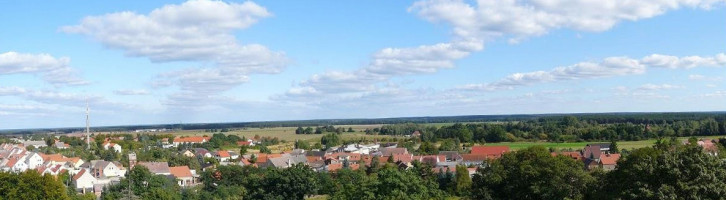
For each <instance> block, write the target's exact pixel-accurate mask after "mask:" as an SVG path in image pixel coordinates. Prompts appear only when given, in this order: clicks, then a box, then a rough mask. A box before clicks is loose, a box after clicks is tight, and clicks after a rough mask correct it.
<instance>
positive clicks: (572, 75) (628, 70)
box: [459, 57, 646, 91]
mask: <svg viewBox="0 0 726 200" xmlns="http://www.w3.org/2000/svg"><path fill="white" fill-rule="evenodd" d="M645 69H646V67H645V66H644V65H642V64H640V63H639V62H638V60H635V59H630V58H626V57H609V58H605V59H603V61H602V62H599V63H593V62H582V63H577V64H574V65H570V66H564V67H557V68H554V69H552V70H550V71H535V72H527V73H514V74H512V75H509V76H507V77H505V78H503V79H501V80H499V81H496V82H492V83H486V84H468V85H464V86H460V87H459V89H465V90H484V91H493V90H501V89H512V88H514V87H518V86H526V85H532V84H537V83H547V82H555V81H567V80H580V79H593V78H604V77H613V76H625V75H635V74H642V73H644V72H645Z"/></svg>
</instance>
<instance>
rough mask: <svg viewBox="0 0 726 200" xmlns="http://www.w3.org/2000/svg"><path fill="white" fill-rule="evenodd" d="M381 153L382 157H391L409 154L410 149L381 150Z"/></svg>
mask: <svg viewBox="0 0 726 200" xmlns="http://www.w3.org/2000/svg"><path fill="white" fill-rule="evenodd" d="M380 153H381V155H382V156H390V155H396V154H408V149H406V148H395V147H394V148H381V149H380Z"/></svg>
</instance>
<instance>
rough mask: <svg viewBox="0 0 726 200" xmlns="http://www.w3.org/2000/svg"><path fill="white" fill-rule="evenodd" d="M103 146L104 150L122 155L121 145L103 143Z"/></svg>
mask: <svg viewBox="0 0 726 200" xmlns="http://www.w3.org/2000/svg"><path fill="white" fill-rule="evenodd" d="M102 146H103V149H105V150H109V149H111V150H114V151H115V152H116V153H121V145H119V144H116V143H112V142H109V141H106V142H104V143H103V145H102Z"/></svg>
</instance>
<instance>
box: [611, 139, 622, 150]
mask: <svg viewBox="0 0 726 200" xmlns="http://www.w3.org/2000/svg"><path fill="white" fill-rule="evenodd" d="M610 152H611V153H620V149H618V142H616V141H615V140H612V141H610Z"/></svg>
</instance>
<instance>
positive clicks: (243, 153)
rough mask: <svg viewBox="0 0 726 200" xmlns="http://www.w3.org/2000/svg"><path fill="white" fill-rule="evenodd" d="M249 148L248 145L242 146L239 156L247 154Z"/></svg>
mask: <svg viewBox="0 0 726 200" xmlns="http://www.w3.org/2000/svg"><path fill="white" fill-rule="evenodd" d="M247 148H249V146H247V145H242V146H241V147H239V154H240V155H245V154H247Z"/></svg>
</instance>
